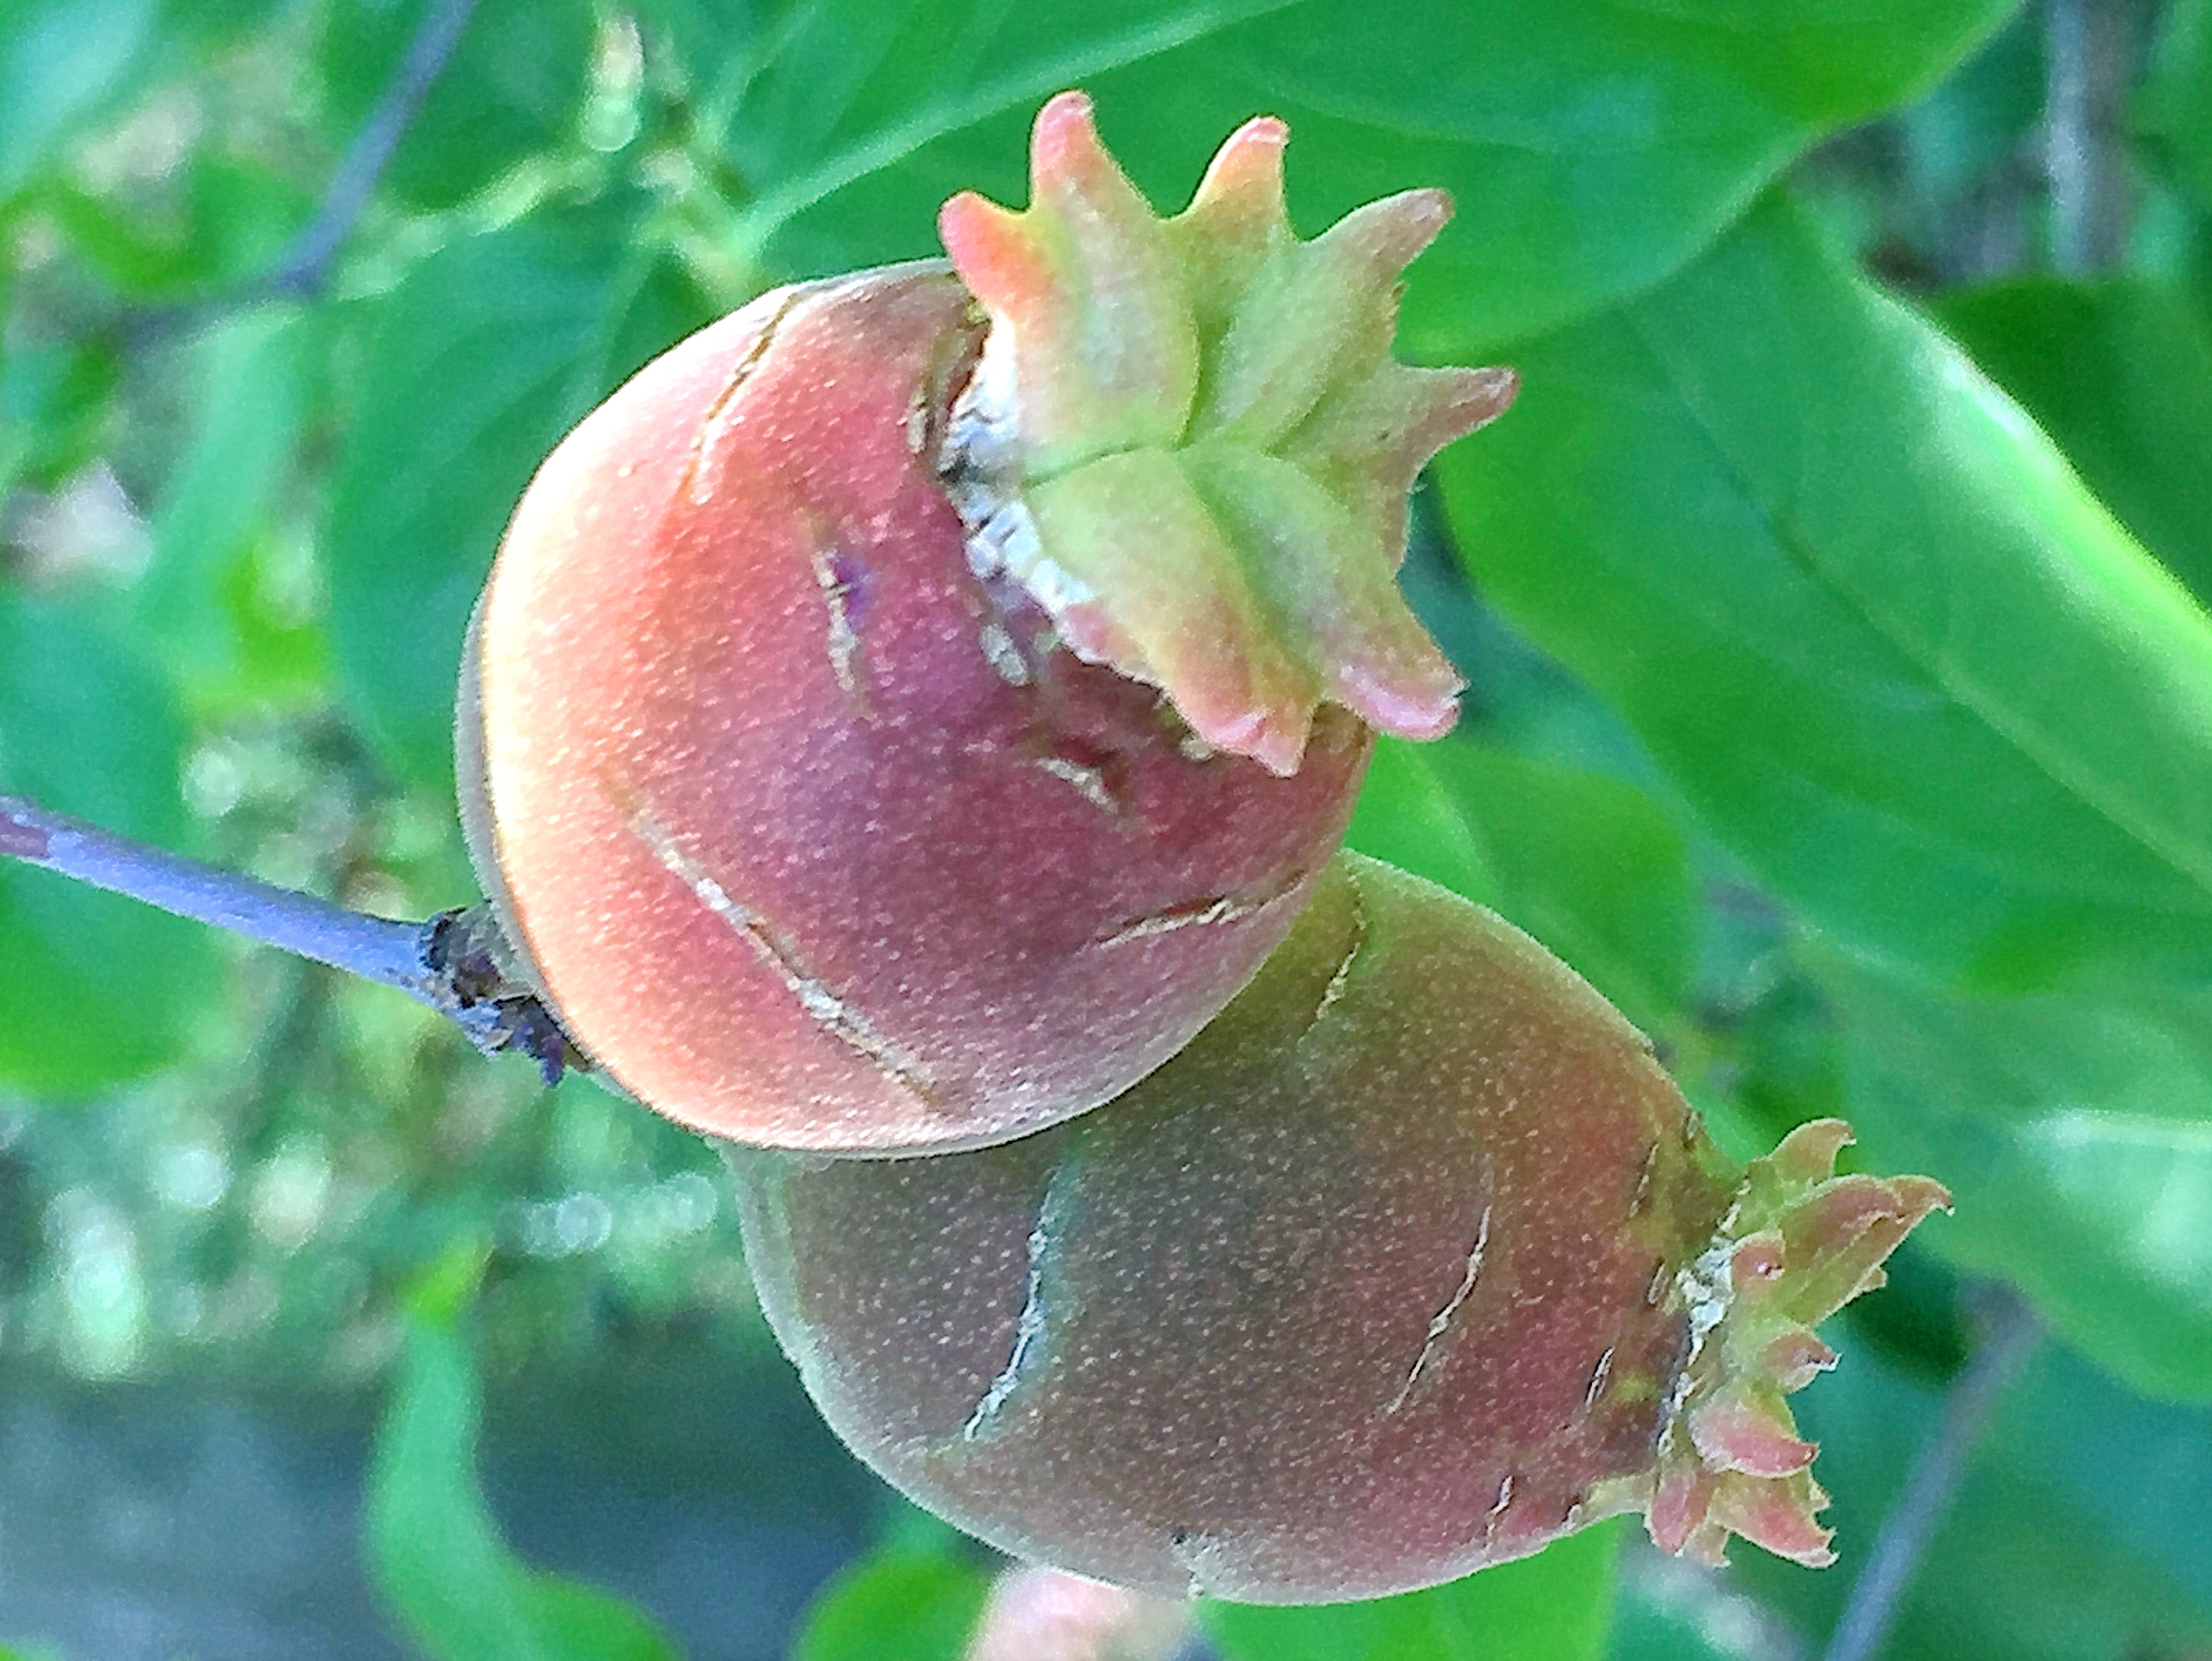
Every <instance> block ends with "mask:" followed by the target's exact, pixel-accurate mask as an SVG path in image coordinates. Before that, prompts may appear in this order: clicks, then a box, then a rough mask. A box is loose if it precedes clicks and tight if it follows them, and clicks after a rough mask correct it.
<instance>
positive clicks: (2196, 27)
mask: <svg viewBox="0 0 2212 1661" xmlns="http://www.w3.org/2000/svg"><path fill="white" fill-rule="evenodd" d="M2136 125H2137V126H2138V127H2140V128H2141V129H2142V131H2143V132H2144V133H2145V134H2146V136H2148V137H2149V138H2150V139H2151V141H2152V143H2153V146H2154V148H2155V149H2158V150H2159V151H2160V152H2162V153H2163V155H2164V156H2165V158H2166V164H2167V167H2168V169H2169V171H2170V172H2171V173H2172V175H2173V177H2174V179H2176V181H2177V182H2179V184H2181V185H2182V186H2184V187H2185V188H2186V189H2187V190H2188V191H2189V192H2191V194H2192V195H2194V196H2195V198H2196V199H2197V205H2198V206H2199V207H2201V208H2203V210H2205V211H2206V212H2208V213H2212V0H2174V3H2173V4H2172V6H2170V7H2169V8H2167V10H2166V21H2165V23H2164V25H2163V27H2161V29H2160V34H2159V40H2158V44H2157V46H2156V47H2155V49H2154V52H2153V53H2152V58H2151V72H2150V76H2149V77H2148V79H2147V80H2146V81H2145V82H2144V84H2143V87H2142V91H2141V92H2140V94H2138V100H2137V103H2136Z"/></svg>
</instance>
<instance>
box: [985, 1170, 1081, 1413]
mask: <svg viewBox="0 0 2212 1661" xmlns="http://www.w3.org/2000/svg"><path fill="white" fill-rule="evenodd" d="M1074 1163H1075V1162H1074V1159H1073V1155H1072V1154H1067V1153H1063V1154H1062V1155H1061V1156H1060V1164H1059V1165H1058V1166H1057V1167H1056V1168H1055V1169H1054V1171H1053V1173H1052V1177H1051V1180H1049V1181H1048V1182H1047V1183H1046V1184H1045V1189H1044V1195H1043V1197H1042V1198H1041V1199H1040V1200H1039V1201H1038V1202H1037V1212H1036V1222H1034V1223H1033V1224H1031V1225H1030V1236H1029V1275H1028V1279H1027V1281H1025V1283H1024V1288H1023V1292H1022V1308H1021V1312H1020V1313H1019V1314H1018V1315H1017V1316H1016V1317H1014V1339H1013V1344H1012V1348H1010V1349H1009V1350H1008V1352H1007V1354H1006V1366H1003V1367H1000V1369H999V1372H998V1376H997V1377H995V1378H993V1379H992V1380H991V1384H990V1387H989V1388H988V1389H987V1390H985V1391H984V1392H983V1395H982V1397H981V1400H979V1401H978V1402H976V1403H975V1411H974V1412H973V1413H971V1414H969V1415H968V1421H967V1423H965V1424H963V1425H962V1426H961V1427H960V1439H961V1440H962V1441H963V1442H976V1441H981V1440H982V1439H984V1438H985V1437H987V1436H988V1435H989V1434H990V1432H991V1427H992V1426H993V1424H994V1421H996V1420H997V1418H998V1416H999V1411H1000V1409H1002V1408H1004V1407H1005V1406H1006V1402H1007V1401H1008V1400H1009V1399H1011V1398H1012V1396H1013V1393H1014V1391H1015V1390H1018V1389H1019V1388H1020V1387H1021V1384H1022V1379H1023V1375H1024V1373H1025V1372H1027V1371H1028V1370H1029V1369H1030V1366H1032V1365H1034V1363H1035V1362H1036V1358H1037V1354H1038V1352H1039V1350H1040V1348H1042V1344H1043V1342H1044V1337H1045V1330H1046V1327H1047V1325H1048V1323H1049V1320H1050V1317H1049V1316H1048V1314H1047V1313H1046V1309H1045V1293H1044V1277H1045V1270H1046V1269H1047V1267H1048V1265H1049V1263H1050V1262H1051V1260H1052V1252H1053V1248H1054V1245H1056V1244H1058V1242H1059V1239H1060V1224H1061V1216H1060V1214H1061V1212H1062V1211H1064V1210H1065V1209H1066V1203H1067V1198H1066V1190H1067V1189H1068V1188H1070V1187H1072V1186H1073V1183H1074V1180H1075V1179H1074V1177H1073V1174H1072V1173H1073V1169H1074Z"/></svg>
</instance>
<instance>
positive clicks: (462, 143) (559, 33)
mask: <svg viewBox="0 0 2212 1661" xmlns="http://www.w3.org/2000/svg"><path fill="white" fill-rule="evenodd" d="M446 9H447V7H446V5H445V4H444V0H380V3H368V0H344V3H340V4H336V5H331V6H327V7H325V8H324V9H323V27H324V33H323V36H322V39H321V40H320V42H319V46H318V50H317V60H318V64H319V67H320V69H321V70H322V72H323V77H324V82H325V85H326V87H327V88H329V93H330V102H329V106H328V112H327V113H328V115H329V118H330V120H331V124H332V127H331V134H330V138H331V144H332V146H333V148H337V147H339V146H342V145H343V144H344V143H347V142H348V141H349V140H350V139H351V137H353V134H354V132H355V131H356V129H357V128H358V127H359V125H361V123H362V121H363V120H365V119H367V118H368V113H369V112H370V110H371V109H372V108H373V107H374V105H375V103H376V100H378V99H379V98H380V97H381V96H382V95H383V93H384V89H385V88H386V86H387V85H388V84H389V83H390V82H391V80H392V76H393V75H394V74H395V73H397V72H398V68H399V65H400V63H401V60H402V59H403V58H404V56H405V55H406V53H407V52H408V51H409V50H410V45H411V43H412V42H413V41H414V40H415V39H416V34H417V32H418V31H419V30H420V28H421V27H422V21H423V19H424V17H425V16H426V15H429V14H432V13H434V12H440V11H443V10H446ZM591 53H592V8H591V7H589V6H584V5H574V4H556V5H544V4H540V3H536V0H478V3H477V5H476V6H475V7H474V9H472V10H471V12H470V13H469V15H468V18H467V21H466V23H465V26H464V27H463V29H462V32H461V35H460V39H459V43H458V44H457V45H456V46H454V48H453V56H452V57H451V58H449V59H448V60H447V64H446V66H445V68H444V69H443V70H441V71H440V73H439V76H438V78H437V79H436V80H435V82H432V83H431V85H430V88H429V90H428V92H427V93H426V94H424V95H423V99H422V107H421V108H420V109H419V110H417V111H416V113H415V115H414V118H413V119H412V120H410V122H409V123H408V125H407V129H406V131H405V133H404V136H403V137H402V138H401V139H400V143H399V147H398V149H397V150H396V151H394V152H393V155H392V162H391V165H390V167H388V168H387V169H386V173H385V174H384V177H383V179H382V180H381V181H380V188H382V189H384V190H386V191H390V192H393V193H394V194H396V195H398V196H401V197H404V198H407V199H408V200H409V201H410V202H413V203H415V204H418V205H420V206H422V207H428V208H446V207H451V206H452V205H453V204H455V203H457V202H459V201H460V200H461V199H462V198H465V197H467V196H470V195H471V194H473V193H474V192H477V191H478V190H481V189H482V188H483V186H486V185H489V184H490V183H491V182H492V181H493V180H495V179H498V178H499V177H500V175H501V174H502V173H506V172H507V170H509V169H510V168H512V167H514V166H515V165H516V164H517V163H518V162H520V161H522V160H523V159H524V158H525V157H526V156H527V155H530V154H531V153H532V151H536V150H541V149H547V148H549V147H550V146H551V145H553V144H555V143H556V142H558V141H559V140H560V139H561V137H562V136H563V135H564V133H565V132H566V131H568V127H569V125H570V124H571V123H572V122H573V121H574V119H575V114H576V108H577V105H578V103H579V101H580V100H581V98H582V96H583V91H584V82H585V78H586V74H587V73H588V71H589V69H590V64H591Z"/></svg>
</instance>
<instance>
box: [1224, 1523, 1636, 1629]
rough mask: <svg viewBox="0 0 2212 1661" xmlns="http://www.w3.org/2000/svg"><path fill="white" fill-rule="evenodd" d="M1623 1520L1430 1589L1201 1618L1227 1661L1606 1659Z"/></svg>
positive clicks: (1239, 1608)
mask: <svg viewBox="0 0 2212 1661" xmlns="http://www.w3.org/2000/svg"><path fill="white" fill-rule="evenodd" d="M1622 1526H1623V1525H1622V1524H1620V1523H1618V1522H1615V1523H1605V1524H1599V1525H1598V1526H1597V1527H1595V1528H1593V1529H1587V1530H1583V1532H1582V1533H1580V1534H1577V1535H1571V1536H1568V1537H1567V1538H1566V1539H1565V1540H1559V1541H1555V1542H1553V1543H1552V1544H1551V1545H1549V1546H1547V1547H1546V1548H1544V1549H1543V1550H1542V1551H1541V1552H1539V1553H1538V1554H1537V1555H1535V1556H1534V1557H1524V1558H1522V1560H1521V1561H1518V1562H1514V1563H1500V1564H1498V1565H1497V1566H1496V1567H1492V1568H1486V1569H1484V1570H1482V1571H1481V1572H1480V1573H1476V1574H1471V1575H1469V1576H1468V1577H1467V1579H1464V1580H1455V1581H1453V1582H1452V1583H1451V1584H1450V1585H1443V1586H1433V1587H1431V1588H1430V1589H1429V1590H1428V1591H1416V1592H1408V1593H1407V1594H1405V1595H1404V1596H1402V1597H1380V1598H1376V1599H1373V1600H1372V1601H1370V1602H1368V1603H1329V1604H1323V1605H1321V1606H1318V1607H1314V1608H1304V1609H1297V1608H1290V1609H1285V1608H1278V1607H1266V1606H1261V1605H1258V1604H1252V1603H1205V1604H1203V1605H1201V1606H1200V1621H1202V1622H1203V1624H1204V1625H1205V1628H1206V1631H1207V1633H1208V1634H1211V1635H1212V1639H1213V1641H1214V1643H1215V1644H1216V1645H1217V1646H1218V1647H1219V1649H1220V1651H1221V1654H1222V1658H1223V1661H1596V1658H1597V1657H1599V1656H1601V1655H1602V1654H1604V1652H1605V1634H1606V1622H1607V1618H1608V1615H1609V1614H1610V1612H1611V1609H1612V1607H1613V1555H1614V1552H1615V1550H1616V1548H1618V1547H1619V1545H1620V1536H1621V1530H1622Z"/></svg>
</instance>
